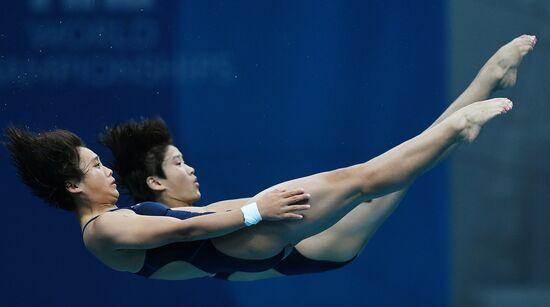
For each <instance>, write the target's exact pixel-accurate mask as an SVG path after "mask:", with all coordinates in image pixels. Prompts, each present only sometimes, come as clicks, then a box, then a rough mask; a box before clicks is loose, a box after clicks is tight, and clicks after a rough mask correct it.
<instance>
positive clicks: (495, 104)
mask: <svg viewBox="0 0 550 307" xmlns="http://www.w3.org/2000/svg"><path fill="white" fill-rule="evenodd" d="M512 106H513V103H512V101H510V100H509V99H507V98H494V99H490V100H484V101H479V102H475V103H472V104H471V105H469V106H466V107H464V108H462V109H460V110H458V111H456V112H455V113H454V114H453V115H451V116H452V117H455V119H456V121H457V123H458V127H459V129H460V131H461V132H460V137H461V138H462V139H463V140H464V141H466V142H473V141H474V140H475V139H476V137H477V136H478V135H479V131H480V130H481V126H483V125H484V124H485V123H486V122H488V121H489V120H491V119H493V118H495V117H496V116H498V115H501V114H504V113H506V112H508V111H509V110H511V109H512Z"/></svg>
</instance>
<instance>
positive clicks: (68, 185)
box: [65, 181, 82, 194]
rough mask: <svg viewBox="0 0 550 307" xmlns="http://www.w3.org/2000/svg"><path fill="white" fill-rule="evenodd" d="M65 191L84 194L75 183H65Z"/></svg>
mask: <svg viewBox="0 0 550 307" xmlns="http://www.w3.org/2000/svg"><path fill="white" fill-rule="evenodd" d="M65 189H66V190H67V191H69V192H71V193H75V194H76V193H80V192H82V188H80V187H79V186H78V184H77V183H76V182H74V181H67V182H65Z"/></svg>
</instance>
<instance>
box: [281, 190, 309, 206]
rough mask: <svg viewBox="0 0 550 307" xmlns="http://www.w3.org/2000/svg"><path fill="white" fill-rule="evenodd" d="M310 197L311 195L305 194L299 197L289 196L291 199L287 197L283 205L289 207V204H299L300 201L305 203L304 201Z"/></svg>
mask: <svg viewBox="0 0 550 307" xmlns="http://www.w3.org/2000/svg"><path fill="white" fill-rule="evenodd" d="M310 197H311V195H309V194H307V193H305V194H301V195H294V196H291V197H288V198H286V199H285V200H284V203H285V204H286V205H290V204H294V203H299V202H301V201H305V200H308V199H309V198H310Z"/></svg>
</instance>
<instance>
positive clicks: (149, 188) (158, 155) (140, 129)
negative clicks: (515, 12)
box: [103, 35, 537, 280]
mask: <svg viewBox="0 0 550 307" xmlns="http://www.w3.org/2000/svg"><path fill="white" fill-rule="evenodd" d="M536 41H537V40H536V37H534V36H528V35H522V36H520V37H518V38H516V39H514V40H512V41H511V42H510V43H508V44H506V45H504V46H503V47H502V48H500V49H499V50H498V51H497V53H496V54H495V55H494V56H493V57H491V58H490V59H489V61H488V62H487V63H486V64H485V66H484V67H483V68H482V69H481V70H480V72H479V73H478V75H477V76H476V78H475V79H474V80H473V82H472V84H471V85H470V86H469V87H468V88H467V89H466V91H465V92H464V93H463V94H462V95H461V96H460V97H458V98H457V100H455V101H454V102H453V103H452V104H451V106H449V108H447V110H446V111H445V112H444V113H443V114H442V115H441V116H440V117H439V118H438V119H437V120H436V121H435V122H434V123H433V124H432V126H430V128H434V127H435V126H437V125H438V124H441V123H442V122H444V121H445V120H446V119H447V118H449V117H451V116H452V115H454V113H455V112H457V111H458V110H460V109H461V108H465V107H468V106H469V105H471V104H473V103H474V102H476V101H481V100H484V99H487V98H488V97H489V95H490V94H491V93H492V92H493V91H494V90H496V89H499V88H506V87H510V86H513V85H514V83H515V77H516V72H517V66H518V65H519V64H520V63H521V61H522V58H523V56H525V55H526V54H527V53H529V52H530V51H532V50H533V48H534V46H535V44H536ZM503 63H506V66H502V65H503ZM508 109H509V108H508V107H505V108H504V111H506V110H508ZM474 137H475V135H474ZM103 143H104V144H105V145H107V146H108V147H109V148H110V149H111V151H112V152H113V154H114V157H115V161H114V168H115V169H116V170H117V172H118V174H119V175H120V176H121V179H122V183H123V184H124V185H125V186H126V187H127V188H128V190H129V192H130V194H131V195H132V196H133V197H134V199H135V200H136V201H146V200H151V201H152V200H154V201H159V202H162V203H165V204H166V205H168V206H170V207H187V206H191V205H192V204H193V203H194V202H196V201H197V200H198V199H199V198H200V192H199V191H198V183H195V182H192V184H193V185H196V187H195V186H191V187H190V185H189V180H186V178H194V180H196V177H195V176H194V170H193V168H191V167H189V166H188V165H186V164H185V162H184V161H183V157H182V156H181V153H180V152H179V150H178V149H177V148H176V147H174V146H173V145H172V139H171V136H170V133H169V131H168V128H167V127H166V125H165V124H164V122H163V121H162V120H145V121H142V122H139V123H136V122H130V123H126V124H122V125H118V126H115V127H113V128H108V129H107V130H106V132H105V133H104V135H103ZM449 153H450V150H449V151H447V152H446V153H445V154H449ZM146 156H147V158H145V157H146ZM165 159H171V160H169V161H171V163H167V161H165ZM175 166H178V167H181V168H180V169H181V170H182V172H180V173H178V172H176V171H173V170H174V167H175ZM411 183H412V181H410V182H409V183H408V184H406V185H404V186H403V187H402V188H401V190H398V191H395V192H394V193H389V194H387V195H384V196H382V197H378V198H376V199H373V200H372V201H370V200H369V199H365V200H367V201H369V202H367V203H364V204H360V205H358V206H357V207H356V208H354V209H353V210H351V212H349V213H348V214H347V215H346V216H344V217H343V218H341V219H340V220H339V221H337V222H336V223H335V224H334V225H333V226H332V227H330V228H329V229H326V230H325V231H323V232H321V233H319V234H314V235H312V236H309V237H307V238H305V239H304V240H302V241H301V242H299V243H297V244H295V245H294V247H293V248H292V250H291V252H290V254H289V255H287V256H286V257H285V258H284V259H283V260H282V261H280V262H279V263H278V264H277V265H275V266H274V267H273V268H272V269H270V270H269V271H266V272H264V274H260V275H258V274H248V275H247V274H243V273H241V272H235V273H231V274H229V273H219V274H217V275H216V276H217V277H220V278H230V279H232V280H237V279H242V280H251V279H256V278H268V277H275V276H281V275H295V274H305V273H315V272H324V271H327V270H333V269H337V268H340V267H342V266H345V265H347V264H348V263H350V262H351V261H353V260H354V259H355V258H356V256H357V254H358V253H359V252H360V251H361V250H362V249H363V247H364V246H365V244H366V243H367V242H368V241H369V239H370V238H371V237H372V235H373V234H374V233H375V232H376V230H377V229H378V227H379V226H380V225H381V224H382V223H383V221H384V220H385V219H386V218H387V217H388V216H389V215H390V214H391V213H392V212H393V211H394V209H395V208H396V207H397V205H398V204H399V202H400V200H401V199H402V198H403V197H404V195H405V193H406V192H407V189H408V187H409V185H410V184H411ZM248 201H250V199H241V200H233V201H226V202H224V203H223V204H222V203H219V204H212V205H209V206H207V208H206V209H205V210H210V211H216V212H220V211H223V210H235V209H237V208H239V207H240V206H242V205H244V204H245V203H246V202H248Z"/></svg>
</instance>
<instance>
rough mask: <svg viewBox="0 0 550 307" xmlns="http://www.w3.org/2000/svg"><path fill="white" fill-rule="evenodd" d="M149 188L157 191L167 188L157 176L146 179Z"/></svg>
mask: <svg viewBox="0 0 550 307" xmlns="http://www.w3.org/2000/svg"><path fill="white" fill-rule="evenodd" d="M145 180H146V182H147V186H148V187H149V189H151V190H153V191H157V192H162V191H164V190H166V187H165V186H164V185H163V184H162V182H160V180H159V178H158V177H156V176H149V177H147V179H145Z"/></svg>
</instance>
